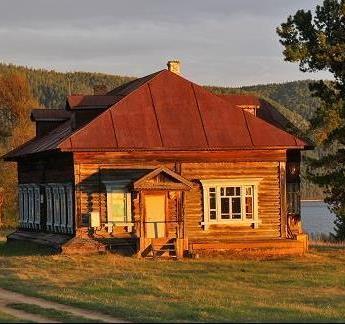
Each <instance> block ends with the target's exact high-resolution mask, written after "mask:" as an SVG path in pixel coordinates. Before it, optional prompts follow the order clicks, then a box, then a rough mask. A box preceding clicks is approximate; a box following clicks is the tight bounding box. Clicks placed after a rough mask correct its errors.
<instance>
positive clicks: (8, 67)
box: [0, 63, 135, 108]
mask: <svg viewBox="0 0 345 324" xmlns="http://www.w3.org/2000/svg"><path fill="white" fill-rule="evenodd" d="M6 72H20V73H23V74H25V75H26V77H27V79H28V80H29V82H30V85H31V89H32V92H33V94H34V96H35V98H37V99H38V101H39V103H40V104H41V105H42V106H43V107H46V108H63V107H64V105H65V102H66V95H68V94H69V93H73V94H92V93H93V86H94V85H98V84H104V85H106V86H107V87H108V89H113V88H115V87H117V86H119V85H121V84H123V83H125V82H128V81H130V80H133V79H135V78H134V77H128V76H119V75H110V74H103V73H89V72H68V73H61V72H56V71H48V70H43V69H37V70H36V69H31V68H27V67H23V66H17V65H13V64H1V63H0V74H1V73H6Z"/></svg>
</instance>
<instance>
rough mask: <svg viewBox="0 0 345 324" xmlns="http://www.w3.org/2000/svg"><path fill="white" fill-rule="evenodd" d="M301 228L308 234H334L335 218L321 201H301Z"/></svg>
mask: <svg viewBox="0 0 345 324" xmlns="http://www.w3.org/2000/svg"><path fill="white" fill-rule="evenodd" d="M301 214H302V227H303V230H304V232H306V233H308V234H319V233H323V234H329V233H334V220H335V216H334V214H332V213H331V212H330V211H329V210H328V208H327V205H326V204H325V203H324V202H322V201H302V203H301Z"/></svg>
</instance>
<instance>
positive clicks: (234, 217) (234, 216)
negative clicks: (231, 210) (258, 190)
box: [232, 214, 241, 219]
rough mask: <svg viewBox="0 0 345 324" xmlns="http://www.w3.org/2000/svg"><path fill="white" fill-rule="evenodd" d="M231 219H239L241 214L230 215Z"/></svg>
mask: <svg viewBox="0 0 345 324" xmlns="http://www.w3.org/2000/svg"><path fill="white" fill-rule="evenodd" d="M232 219H241V214H232Z"/></svg>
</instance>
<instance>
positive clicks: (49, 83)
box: [0, 63, 322, 199]
mask: <svg viewBox="0 0 345 324" xmlns="http://www.w3.org/2000/svg"><path fill="white" fill-rule="evenodd" d="M11 71H16V72H21V73H23V74H25V75H26V76H27V78H28V80H29V82H30V85H31V88H32V91H33V93H34V96H35V97H36V98H37V99H38V101H39V103H40V104H41V105H42V106H43V107H46V108H62V107H64V105H65V100H66V95H68V94H69V93H74V94H76V93H79V94H92V93H93V86H94V85H97V84H105V85H106V86H107V87H108V89H112V88H115V87H117V86H119V85H121V84H123V83H125V82H128V81H130V80H133V79H134V77H128V76H119V75H109V74H102V73H89V72H69V73H61V72H55V71H48V70H43V69H37V70H36V69H32V68H27V67H23V66H16V65H13V64H1V63H0V74H1V73H6V72H11ZM310 82H312V81H309V80H305V81H295V82H287V83H281V84H267V85H256V86H248V87H242V88H226V87H214V86H206V88H207V89H209V90H210V91H211V92H213V93H217V94H220V93H223V94H226V93H234V92H237V93H238V92H246V93H247V92H250V93H255V94H257V95H258V96H259V97H260V98H262V99H264V100H266V101H268V102H269V103H270V104H271V105H272V106H274V107H275V108H276V109H277V110H279V111H280V112H281V113H282V114H283V115H284V116H285V117H286V118H287V119H288V120H289V121H290V122H291V123H292V124H294V125H295V126H296V127H297V128H298V129H299V130H300V132H301V133H300V134H302V133H306V132H307V129H308V127H309V122H308V120H309V119H310V118H311V117H312V115H313V113H314V111H315V110H316V108H317V107H318V105H319V104H320V102H319V101H318V99H316V98H313V97H312V96H311V94H310V91H309V88H308V84H309V83H310ZM321 153H322V152H321ZM308 154H312V155H314V156H315V155H316V156H319V155H320V151H319V150H316V152H313V153H308ZM302 197H303V198H309V199H317V198H321V197H322V193H321V190H320V189H319V188H318V187H316V186H314V185H312V184H310V183H305V184H304V187H303V191H302Z"/></svg>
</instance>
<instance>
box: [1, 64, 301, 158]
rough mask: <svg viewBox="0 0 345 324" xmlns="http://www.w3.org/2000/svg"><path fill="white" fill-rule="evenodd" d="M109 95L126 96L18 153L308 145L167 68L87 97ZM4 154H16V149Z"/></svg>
mask: <svg viewBox="0 0 345 324" xmlns="http://www.w3.org/2000/svg"><path fill="white" fill-rule="evenodd" d="M109 96H114V97H117V98H119V97H120V96H121V97H122V98H121V99H120V100H116V102H115V103H114V104H113V105H111V106H110V107H108V108H107V109H106V110H105V111H104V112H102V113H101V114H100V115H98V116H97V117H95V118H94V119H92V120H91V121H90V122H89V123H87V124H86V125H84V126H83V127H81V128H80V129H78V130H76V131H72V130H71V127H70V125H69V126H68V125H67V123H64V124H63V125H62V126H60V127H58V128H57V129H55V130H54V131H53V132H51V133H49V134H48V135H46V136H44V137H42V138H41V139H36V140H34V141H32V142H30V143H28V145H27V146H25V145H24V147H22V149H19V150H16V153H15V156H19V155H25V154H31V153H37V152H42V151H43V150H51V149H60V150H62V151H126V150H128V151H130V150H163V151H164V150H232V149H262V148H265V149H270V148H272V149H274V148H301V149H302V148H304V147H306V146H308V144H307V143H306V142H304V141H302V140H300V139H298V138H296V137H295V136H293V135H291V134H289V133H287V132H285V131H283V130H281V129H279V128H277V127H275V126H273V125H271V124H269V123H267V122H265V121H264V120H262V119H260V118H258V117H255V116H253V115H251V114H250V113H247V112H245V111H243V109H240V108H237V107H236V105H233V104H232V103H231V102H229V101H226V100H224V99H222V98H220V97H219V96H217V95H214V94H212V93H210V92H209V91H207V90H206V89H205V88H203V87H201V86H199V85H196V84H195V83H193V82H190V81H188V80H186V79H184V78H183V77H181V76H179V75H176V74H174V73H172V72H170V71H168V70H162V71H159V72H157V73H154V74H151V75H149V76H147V77H144V78H141V79H139V80H138V81H137V82H135V81H132V82H129V83H127V84H126V85H123V86H121V87H118V88H116V89H114V90H113V91H110V92H109V93H108V94H107V96H89V97H93V99H95V100H96V99H97V100H98V99H99V97H109ZM95 97H97V98H95ZM88 100H89V99H88ZM90 100H91V99H90ZM78 104H79V103H77V105H78ZM6 157H7V158H12V157H13V152H12V153H9V154H8V155H7V156H6Z"/></svg>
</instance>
